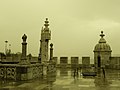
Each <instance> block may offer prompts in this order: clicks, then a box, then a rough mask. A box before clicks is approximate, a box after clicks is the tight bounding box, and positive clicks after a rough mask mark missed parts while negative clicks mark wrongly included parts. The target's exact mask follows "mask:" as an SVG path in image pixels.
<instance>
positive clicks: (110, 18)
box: [0, 0, 120, 58]
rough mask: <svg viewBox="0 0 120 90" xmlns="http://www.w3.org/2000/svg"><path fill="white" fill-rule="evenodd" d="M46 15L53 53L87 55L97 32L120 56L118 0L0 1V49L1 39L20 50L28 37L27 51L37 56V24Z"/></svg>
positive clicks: (91, 50)
mask: <svg viewBox="0 0 120 90" xmlns="http://www.w3.org/2000/svg"><path fill="white" fill-rule="evenodd" d="M46 17H47V18H49V21H50V30H51V32H52V40H51V41H50V43H51V42H52V43H53V44H54V55H55V56H69V57H70V56H79V57H80V58H81V57H82V56H91V58H93V49H94V46H95V45H96V44H97V43H98V40H99V39H100V36H99V35H100V31H101V30H103V31H104V33H105V35H106V36H105V39H106V41H107V43H108V44H109V45H110V46H111V48H112V50H113V52H112V54H113V55H119V56H120V40H119V39H120V0H0V52H4V51H5V42H4V41H5V40H8V42H9V44H11V49H12V52H13V53H16V52H21V42H22V40H21V37H22V35H23V34H24V33H25V34H27V36H28V39H27V42H28V52H27V53H28V54H29V53H32V55H34V56H37V55H38V52H39V40H40V35H41V32H40V31H41V27H42V26H43V25H44V21H45V18H46Z"/></svg>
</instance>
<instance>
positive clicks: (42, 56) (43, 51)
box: [39, 18, 51, 62]
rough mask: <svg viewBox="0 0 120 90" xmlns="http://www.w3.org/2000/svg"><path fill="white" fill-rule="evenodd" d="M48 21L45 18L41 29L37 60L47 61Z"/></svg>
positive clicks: (49, 34) (49, 35) (49, 37)
mask: <svg viewBox="0 0 120 90" xmlns="http://www.w3.org/2000/svg"><path fill="white" fill-rule="evenodd" d="M48 26H49V21H48V18H46V21H45V24H44V28H42V30H41V40H40V53H39V62H46V61H48V50H49V49H48V47H49V40H50V39H51V31H50V30H49V27H48Z"/></svg>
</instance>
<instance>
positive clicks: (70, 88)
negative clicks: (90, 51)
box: [0, 70, 120, 90]
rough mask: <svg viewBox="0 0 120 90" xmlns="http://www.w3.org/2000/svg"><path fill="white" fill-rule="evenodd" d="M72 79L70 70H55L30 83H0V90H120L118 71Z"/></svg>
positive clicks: (119, 73)
mask: <svg viewBox="0 0 120 90" xmlns="http://www.w3.org/2000/svg"><path fill="white" fill-rule="evenodd" d="M78 74H79V75H78V76H76V77H74V76H73V73H72V72H71V70H57V73H56V74H55V73H52V74H48V76H47V77H43V78H39V79H36V80H30V81H19V82H18V81H5V80H1V81H0V90H120V70H108V71H106V78H105V79H104V78H103V77H99V76H97V77H83V76H82V74H81V72H80V71H79V73H78Z"/></svg>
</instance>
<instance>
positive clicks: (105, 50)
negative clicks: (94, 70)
mask: <svg viewBox="0 0 120 90" xmlns="http://www.w3.org/2000/svg"><path fill="white" fill-rule="evenodd" d="M100 36H101V38H100V40H99V42H98V44H96V46H95V48H94V63H95V66H96V67H97V66H98V64H99V63H98V57H100V58H101V61H100V64H101V66H103V67H104V66H105V65H106V64H108V62H109V58H110V57H111V52H112V50H111V47H110V45H109V44H107V43H106V40H105V39H104V38H103V37H104V36H105V35H104V34H103V31H101V34H100Z"/></svg>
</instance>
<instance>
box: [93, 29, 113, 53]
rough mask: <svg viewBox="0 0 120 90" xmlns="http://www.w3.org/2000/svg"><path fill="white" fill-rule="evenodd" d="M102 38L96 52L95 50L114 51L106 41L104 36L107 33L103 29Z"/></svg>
mask: <svg viewBox="0 0 120 90" xmlns="http://www.w3.org/2000/svg"><path fill="white" fill-rule="evenodd" d="M100 36H101V38H100V40H99V43H98V44H97V45H96V46H95V48H94V52H95V51H110V52H111V51H112V50H111V48H110V45H108V44H107V43H106V40H105V39H104V38H103V37H104V36H105V35H104V34H103V31H101V34H100Z"/></svg>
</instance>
